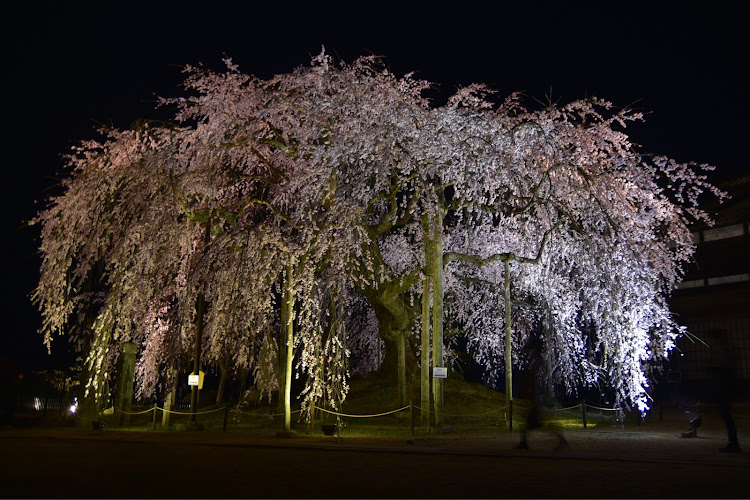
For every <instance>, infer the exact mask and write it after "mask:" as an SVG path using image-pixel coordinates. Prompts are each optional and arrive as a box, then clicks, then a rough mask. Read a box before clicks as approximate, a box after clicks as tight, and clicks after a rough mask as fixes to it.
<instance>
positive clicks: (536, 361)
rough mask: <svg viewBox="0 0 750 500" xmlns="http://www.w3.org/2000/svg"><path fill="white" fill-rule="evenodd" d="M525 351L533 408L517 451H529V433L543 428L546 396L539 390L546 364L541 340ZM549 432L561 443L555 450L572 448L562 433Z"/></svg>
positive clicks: (537, 339)
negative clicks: (543, 398)
mask: <svg viewBox="0 0 750 500" xmlns="http://www.w3.org/2000/svg"><path fill="white" fill-rule="evenodd" d="M524 350H525V351H526V355H527V357H528V363H529V364H528V367H527V379H526V382H527V391H528V394H529V399H530V402H531V408H529V412H528V414H527V415H526V425H525V426H524V427H522V428H521V442H520V443H518V446H516V449H519V450H528V449H529V443H528V435H529V433H530V432H531V431H533V430H536V429H540V428H542V411H543V406H542V401H541V398H542V397H543V394H544V392H543V391H541V390H539V384H541V382H542V381H541V380H540V376H539V375H540V373H541V370H542V363H543V362H544V360H543V358H542V346H541V339H540V338H539V337H537V336H535V337H534V338H532V339H531V340H530V341H529V344H528V345H527V347H526V349H524ZM549 432H551V433H553V434H554V435H555V436H557V439H558V441H559V443H558V445H557V447H556V448H555V449H556V450H562V449H565V448H569V447H570V445H569V444H568V441H567V439H565V436H563V434H562V432H560V431H557V430H550V431H549Z"/></svg>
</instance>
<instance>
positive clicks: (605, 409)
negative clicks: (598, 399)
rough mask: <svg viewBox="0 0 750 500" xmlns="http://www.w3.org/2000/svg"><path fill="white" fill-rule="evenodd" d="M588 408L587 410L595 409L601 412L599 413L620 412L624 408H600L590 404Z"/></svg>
mask: <svg viewBox="0 0 750 500" xmlns="http://www.w3.org/2000/svg"><path fill="white" fill-rule="evenodd" d="M586 407H587V408H593V409H595V410H599V411H603V410H604V411H620V410H622V408H599V407H598V406H594V405H591V404H588V403H586Z"/></svg>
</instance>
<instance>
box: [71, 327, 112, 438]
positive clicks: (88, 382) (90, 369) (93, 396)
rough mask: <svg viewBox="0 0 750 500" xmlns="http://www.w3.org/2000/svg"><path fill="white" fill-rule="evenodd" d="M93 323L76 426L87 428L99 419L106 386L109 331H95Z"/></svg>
mask: <svg viewBox="0 0 750 500" xmlns="http://www.w3.org/2000/svg"><path fill="white" fill-rule="evenodd" d="M93 323H94V322H93V321H92V322H90V325H89V328H90V330H91V332H92V336H93V339H92V340H90V341H88V342H87V344H88V345H87V351H88V356H89V358H88V360H87V362H86V363H85V364H84V369H83V370H82V371H81V378H80V382H81V387H82V388H83V390H82V392H81V393H80V404H79V408H78V411H77V415H78V418H77V424H78V425H80V426H81V427H89V426H90V425H91V422H93V421H95V420H97V419H98V418H99V407H100V405H101V403H102V400H103V398H104V387H105V385H106V374H107V366H108V360H107V358H108V354H107V353H108V351H109V344H110V330H109V329H97V328H95V325H94V324H93Z"/></svg>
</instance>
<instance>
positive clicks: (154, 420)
mask: <svg viewBox="0 0 750 500" xmlns="http://www.w3.org/2000/svg"><path fill="white" fill-rule="evenodd" d="M157 408H158V406H156V403H154V417H153V418H152V419H151V420H152V424H153V426H152V427H151V430H153V431H155V430H156V409H157Z"/></svg>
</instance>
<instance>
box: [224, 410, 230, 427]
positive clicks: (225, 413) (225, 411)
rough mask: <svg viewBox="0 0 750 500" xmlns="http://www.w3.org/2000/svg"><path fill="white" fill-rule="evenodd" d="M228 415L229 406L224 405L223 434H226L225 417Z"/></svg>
mask: <svg viewBox="0 0 750 500" xmlns="http://www.w3.org/2000/svg"><path fill="white" fill-rule="evenodd" d="M228 414H229V405H228V404H227V403H224V432H227V415H228Z"/></svg>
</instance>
